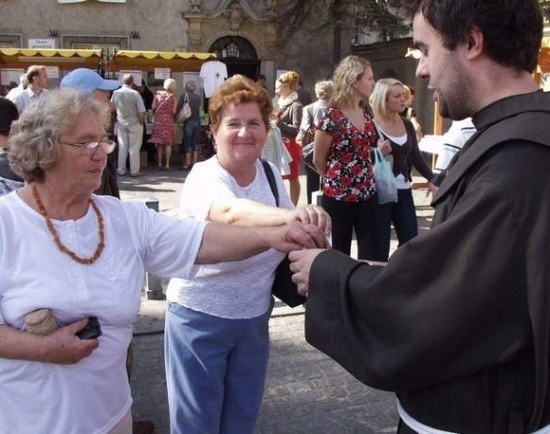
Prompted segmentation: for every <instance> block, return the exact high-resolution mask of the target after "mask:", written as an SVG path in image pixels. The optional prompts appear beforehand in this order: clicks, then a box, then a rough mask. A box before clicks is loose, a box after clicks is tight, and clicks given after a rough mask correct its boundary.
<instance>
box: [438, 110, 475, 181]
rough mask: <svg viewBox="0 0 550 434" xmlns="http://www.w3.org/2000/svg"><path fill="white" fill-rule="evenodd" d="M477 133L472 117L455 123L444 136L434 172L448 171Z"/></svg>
mask: <svg viewBox="0 0 550 434" xmlns="http://www.w3.org/2000/svg"><path fill="white" fill-rule="evenodd" d="M475 132H476V127H474V124H473V123H472V118H471V117H468V118H466V119H462V120H459V121H453V123H452V124H451V126H450V127H449V129H448V130H447V132H446V133H445V134H444V135H443V146H442V147H441V151H440V152H439V155H438V156H437V160H436V163H435V168H434V172H436V173H440V172H442V171H444V170H446V169H447V166H448V165H449V163H450V162H451V160H452V158H453V157H454V156H455V154H456V153H457V152H458V151H460V150H461V149H462V147H463V146H464V143H466V141H467V140H468V139H469V138H470V137H471V136H472V135H473V134H474V133H475Z"/></svg>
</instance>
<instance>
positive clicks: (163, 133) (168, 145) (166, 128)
mask: <svg viewBox="0 0 550 434" xmlns="http://www.w3.org/2000/svg"><path fill="white" fill-rule="evenodd" d="M163 87H164V90H159V91H157V93H156V95H155V98H154V99H153V111H154V112H155V120H154V121H153V133H152V134H151V138H150V139H149V141H150V142H151V143H154V144H155V146H156V148H157V165H158V168H159V169H161V170H162V169H164V170H170V157H171V156H172V146H174V142H175V141H176V130H175V128H174V127H175V124H176V121H175V119H174V115H175V114H176V113H177V112H176V107H177V106H178V101H177V97H176V95H175V94H174V92H175V90H176V81H175V80H174V79H173V78H167V79H166V80H164V85H163ZM162 154H165V155H166V159H165V163H164V166H163V165H162Z"/></svg>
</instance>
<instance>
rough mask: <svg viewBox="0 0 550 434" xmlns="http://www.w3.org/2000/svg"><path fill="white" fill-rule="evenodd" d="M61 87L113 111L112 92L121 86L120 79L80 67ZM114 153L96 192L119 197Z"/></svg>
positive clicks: (109, 158) (62, 82)
mask: <svg viewBox="0 0 550 434" xmlns="http://www.w3.org/2000/svg"><path fill="white" fill-rule="evenodd" d="M59 87H60V88H61V89H75V90H78V91H80V92H82V93H83V94H85V95H87V96H89V97H91V98H94V99H95V100H97V101H99V102H101V103H103V104H105V107H106V108H108V110H109V111H112V107H111V100H110V92H112V91H113V90H115V89H118V88H119V87H120V83H119V82H118V80H108V79H105V78H103V77H102V76H101V75H99V74H98V73H97V72H95V71H93V70H91V69H88V68H78V69H75V70H73V71H71V72H69V73H68V74H67V75H65V77H63V79H62V80H61V84H60V86H59ZM114 155H115V154H114V153H111V154H109V155H108V158H107V166H106V167H105V170H104V171H103V177H102V181H101V186H100V187H99V188H98V189H97V190H96V191H95V193H96V194H103V195H108V196H114V197H118V198H119V199H120V192H119V188H118V182H117V172H116V161H115V157H114Z"/></svg>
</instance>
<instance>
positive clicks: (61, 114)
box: [8, 89, 109, 182]
mask: <svg viewBox="0 0 550 434" xmlns="http://www.w3.org/2000/svg"><path fill="white" fill-rule="evenodd" d="M87 111H90V112H92V113H94V114H96V115H97V116H98V117H99V118H100V119H101V121H102V123H103V125H104V127H105V128H106V127H107V125H108V123H109V112H108V107H106V106H105V105H104V104H101V103H99V102H98V101H96V100H94V99H93V98H90V97H87V96H85V95H84V94H82V93H81V92H78V91H76V90H74V89H63V90H54V91H51V92H48V94H47V95H46V96H45V97H44V98H41V99H39V100H38V101H37V102H36V103H34V104H32V105H30V106H28V107H27V108H26V109H25V110H24V111H23V113H22V114H21V117H20V118H19V120H18V121H15V122H14V123H13V124H12V130H11V134H10V138H9V140H8V143H9V148H10V156H9V159H10V167H11V169H12V170H13V171H14V172H15V173H17V174H18V175H19V176H21V178H23V179H24V180H25V181H27V182H33V181H42V180H43V179H44V172H45V170H47V169H49V168H50V167H52V166H53V165H54V164H55V162H56V160H57V158H58V157H59V152H60V145H59V143H58V141H59V139H60V138H61V136H62V135H63V134H65V133H67V132H68V131H71V130H72V129H73V128H74V127H75V125H76V122H77V120H78V118H79V117H80V116H81V115H82V113H84V112H87Z"/></svg>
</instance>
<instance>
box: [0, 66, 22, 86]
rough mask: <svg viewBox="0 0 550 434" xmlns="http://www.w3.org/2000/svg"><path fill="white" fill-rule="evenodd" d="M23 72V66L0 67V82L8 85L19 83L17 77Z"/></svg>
mask: <svg viewBox="0 0 550 434" xmlns="http://www.w3.org/2000/svg"><path fill="white" fill-rule="evenodd" d="M23 72H25V71H24V70H23V68H2V70H1V71H0V75H1V79H0V81H1V83H2V85H3V86H8V85H9V84H10V83H12V82H13V83H17V85H19V77H21V74H23Z"/></svg>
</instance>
